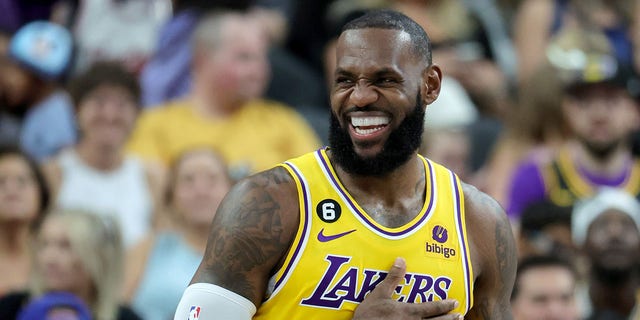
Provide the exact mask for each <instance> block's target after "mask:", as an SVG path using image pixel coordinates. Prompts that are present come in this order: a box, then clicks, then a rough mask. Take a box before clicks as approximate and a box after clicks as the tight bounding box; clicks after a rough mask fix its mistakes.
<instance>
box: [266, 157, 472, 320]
mask: <svg viewBox="0 0 640 320" xmlns="http://www.w3.org/2000/svg"><path fill="white" fill-rule="evenodd" d="M420 158H421V159H422V160H423V162H424V166H425V173H426V175H425V176H426V180H427V181H426V183H425V189H426V190H425V195H426V196H425V203H424V205H423V207H422V209H421V211H420V212H419V213H418V214H417V216H416V217H415V218H414V219H413V220H412V221H410V222H409V223H407V224H406V225H404V226H401V227H398V228H387V227H385V226H382V225H380V224H379V223H377V222H376V221H374V220H373V219H372V218H371V217H370V216H369V215H368V214H367V213H366V212H365V211H364V210H363V209H362V208H361V207H360V206H359V205H358V203H357V202H356V201H355V200H354V199H353V197H352V196H351V195H350V194H349V192H347V190H346V189H345V188H344V186H343V185H342V183H341V182H340V180H339V179H338V177H337V175H336V173H335V171H334V170H333V167H332V165H331V163H330V162H329V158H328V157H327V154H326V152H325V150H324V149H320V150H318V151H316V152H313V153H309V154H306V155H304V156H302V157H299V158H296V159H293V160H290V161H288V162H286V163H284V164H283V165H282V166H283V167H284V168H286V169H287V170H288V171H289V173H290V174H291V175H292V176H293V178H294V180H295V181H296V184H297V188H298V195H299V203H300V208H301V210H300V226H299V228H298V232H297V234H296V236H295V240H294V242H293V244H292V247H291V249H290V251H289V253H288V255H287V257H286V260H285V262H284V264H283V267H282V268H281V269H280V270H278V271H277V272H276V274H275V275H274V276H273V277H272V279H271V281H270V284H269V292H268V293H267V297H266V299H265V301H264V302H263V304H262V305H261V306H260V308H258V311H257V313H256V315H255V316H254V319H305V320H307V319H323V320H324V319H351V317H352V316H353V311H354V310H355V308H356V307H357V305H358V303H360V302H361V301H362V300H363V299H364V297H365V296H366V294H367V293H369V292H370V291H371V290H373V288H374V287H375V286H376V285H377V284H378V283H380V282H381V281H382V280H383V279H384V278H385V276H386V275H387V271H388V270H389V269H390V268H391V266H392V264H393V262H394V260H395V258H396V257H403V258H404V259H405V260H406V262H407V273H406V275H405V277H404V281H401V283H400V284H399V285H398V287H397V288H396V290H395V294H394V297H393V298H394V299H396V300H398V301H402V302H409V303H420V302H424V301H433V300H443V299H447V298H453V299H456V300H458V301H459V302H460V305H459V307H458V309H456V310H455V312H458V313H461V314H465V313H466V312H467V311H468V310H469V309H470V308H471V306H472V305H473V300H472V298H473V294H472V292H473V271H472V269H471V260H470V256H469V245H468V243H467V239H466V238H467V237H466V227H465V213H464V201H463V199H464V196H463V194H462V189H461V186H460V182H459V181H458V178H457V176H456V175H455V174H453V173H452V172H451V171H450V170H448V169H446V168H444V167H442V166H440V165H438V164H436V163H433V162H431V161H430V160H427V159H424V158H422V157H420Z"/></svg>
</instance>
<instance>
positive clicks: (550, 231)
mask: <svg viewBox="0 0 640 320" xmlns="http://www.w3.org/2000/svg"><path fill="white" fill-rule="evenodd" d="M518 231H519V232H518V234H517V235H516V240H517V241H518V256H519V257H520V258H524V257H527V256H536V255H552V256H556V257H563V258H564V259H566V260H567V261H569V262H574V263H575V262H577V261H576V259H577V253H578V251H577V248H576V247H575V245H574V244H573V239H572V238H571V209H570V208H567V207H560V206H557V205H555V204H553V203H550V202H540V203H536V204H533V205H531V206H529V207H527V208H526V209H525V210H524V212H523V213H522V217H521V219H520V228H519V230H518ZM580 271H581V270H580Z"/></svg>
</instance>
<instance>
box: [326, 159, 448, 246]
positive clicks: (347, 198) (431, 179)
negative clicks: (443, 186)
mask: <svg viewBox="0 0 640 320" xmlns="http://www.w3.org/2000/svg"><path fill="white" fill-rule="evenodd" d="M317 153H318V157H319V158H320V161H322V166H323V167H324V168H325V171H326V172H327V173H328V176H329V178H330V179H331V182H332V183H333V185H334V186H335V187H336V189H337V190H338V192H340V194H341V195H342V196H343V198H344V200H345V201H346V202H347V204H349V206H350V207H351V209H352V210H353V212H355V213H356V214H357V215H358V216H360V218H361V219H362V220H363V221H365V222H366V224H367V225H368V226H369V227H371V228H373V229H374V230H376V231H378V232H380V233H382V234H384V235H387V236H391V237H397V236H401V235H404V234H407V233H409V232H411V231H413V230H414V229H415V228H417V227H418V226H420V225H421V224H422V222H423V221H425V219H426V218H427V216H429V212H431V207H432V206H433V198H434V192H435V188H436V186H435V182H434V177H433V176H434V174H435V172H434V170H433V167H432V166H431V162H429V161H428V160H425V161H426V163H427V165H428V166H429V183H430V184H431V193H430V194H429V205H428V206H427V210H426V213H425V214H423V215H422V217H421V218H420V220H418V221H417V222H416V223H414V224H413V225H412V226H410V227H409V228H407V229H406V230H402V231H399V232H389V231H386V230H384V229H381V228H379V227H378V226H376V225H375V224H373V223H371V221H369V219H368V218H367V214H366V213H364V212H362V211H360V210H358V207H356V205H355V203H354V202H353V201H352V200H351V197H350V196H349V193H348V192H347V191H346V190H344V189H343V188H342V186H341V185H340V183H338V180H337V177H335V175H334V174H332V172H331V168H330V166H329V164H328V163H327V159H325V157H323V156H322V152H321V150H318V151H317ZM421 213H422V212H421Z"/></svg>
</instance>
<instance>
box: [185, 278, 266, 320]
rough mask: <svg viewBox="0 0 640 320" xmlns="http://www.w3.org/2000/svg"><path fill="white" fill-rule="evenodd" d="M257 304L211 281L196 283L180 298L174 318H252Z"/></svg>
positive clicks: (197, 319)
mask: <svg viewBox="0 0 640 320" xmlns="http://www.w3.org/2000/svg"><path fill="white" fill-rule="evenodd" d="M255 313H256V306H254V305H253V303H252V302H251V301H249V300H248V299H247V298H245V297H243V296H241V295H239V294H237V293H235V292H233V291H229V290H227V289H225V288H223V287H219V286H216V285H214V284H210V283H194V284H192V285H190V286H189V287H187V289H186V290H185V291H184V294H183V295H182V299H180V303H179V304H178V309H177V310H176V314H175V317H174V318H173V319H174V320H213V319H225V320H251V317H253V315H254V314H255Z"/></svg>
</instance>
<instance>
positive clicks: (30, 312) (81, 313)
mask: <svg viewBox="0 0 640 320" xmlns="http://www.w3.org/2000/svg"><path fill="white" fill-rule="evenodd" d="M58 308H67V309H71V310H73V311H75V313H76V318H77V319H78V320H91V319H92V317H91V312H90V311H89V308H88V307H87V306H86V305H85V304H84V302H82V300H80V298H78V297H77V296H75V295H73V294H71V293H67V292H50V293H47V294H45V295H43V296H41V297H39V298H37V299H35V300H33V301H31V302H30V303H29V304H28V305H26V306H25V307H24V308H23V309H22V311H20V313H19V314H18V317H17V318H16V319H17V320H33V319H48V318H47V316H48V315H49V314H50V312H51V311H53V310H55V309H58Z"/></svg>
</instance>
